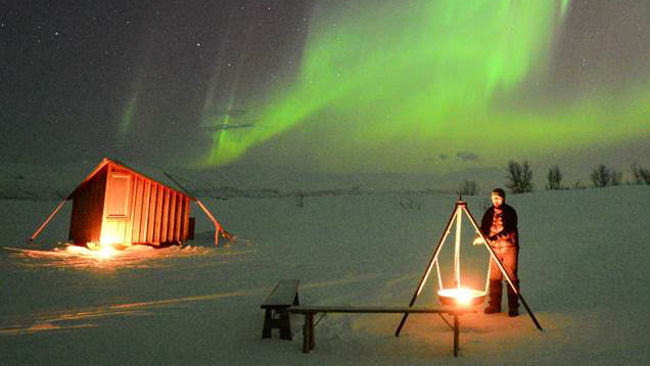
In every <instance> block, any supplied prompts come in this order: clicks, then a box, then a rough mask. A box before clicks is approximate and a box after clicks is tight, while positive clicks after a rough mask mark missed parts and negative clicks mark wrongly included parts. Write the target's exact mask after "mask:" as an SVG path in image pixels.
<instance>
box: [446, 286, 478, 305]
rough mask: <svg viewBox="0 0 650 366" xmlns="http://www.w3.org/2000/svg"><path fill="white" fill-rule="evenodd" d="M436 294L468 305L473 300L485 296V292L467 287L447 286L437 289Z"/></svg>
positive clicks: (456, 302) (459, 303)
mask: <svg viewBox="0 0 650 366" xmlns="http://www.w3.org/2000/svg"><path fill="white" fill-rule="evenodd" d="M438 296H439V297H440V298H441V299H442V298H445V299H446V300H451V301H450V302H453V303H455V304H456V305H462V306H469V305H472V304H473V302H474V301H475V300H478V298H480V297H484V296H485V292H483V291H478V290H473V289H468V288H449V289H442V290H439V291H438Z"/></svg>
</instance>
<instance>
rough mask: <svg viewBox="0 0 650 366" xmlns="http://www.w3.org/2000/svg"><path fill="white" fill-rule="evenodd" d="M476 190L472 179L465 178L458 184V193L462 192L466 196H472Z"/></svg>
mask: <svg viewBox="0 0 650 366" xmlns="http://www.w3.org/2000/svg"><path fill="white" fill-rule="evenodd" d="M477 192H478V188H477V186H476V182H474V181H473V180H469V179H465V180H464V181H463V184H462V185H461V186H460V190H459V191H458V193H460V194H464V195H466V196H474V195H476V193H477Z"/></svg>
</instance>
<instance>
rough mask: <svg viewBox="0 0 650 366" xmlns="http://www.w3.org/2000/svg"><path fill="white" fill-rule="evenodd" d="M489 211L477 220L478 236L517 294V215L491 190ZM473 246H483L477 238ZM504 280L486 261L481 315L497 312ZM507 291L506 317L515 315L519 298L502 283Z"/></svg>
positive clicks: (500, 191) (501, 194)
mask: <svg viewBox="0 0 650 366" xmlns="http://www.w3.org/2000/svg"><path fill="white" fill-rule="evenodd" d="M490 198H491V199H492V207H490V208H488V209H487V210H486V211H485V214H483V219H482V220H481V228H480V229H481V233H483V235H484V236H485V237H486V238H487V239H488V244H489V245H490V247H492V249H493V250H494V253H495V254H496V256H497V258H499V260H500V261H501V263H502V264H503V267H504V269H505V270H506V272H507V273H508V276H509V277H510V279H511V280H512V284H513V285H514V286H515V288H516V289H517V291H519V277H517V257H518V255H519V232H518V231H517V212H516V211H515V209H514V208H512V207H511V206H509V205H507V204H506V192H505V191H504V190H503V189H501V188H495V189H494V190H493V191H492V194H491V195H490ZM474 244H483V242H482V240H481V238H480V237H479V238H477V239H476V240H475V241H474ZM504 280H505V277H504V276H503V274H502V273H501V269H499V266H498V264H497V263H496V261H495V260H494V258H492V257H490V285H489V295H488V297H489V301H488V307H486V308H485V310H484V312H485V314H494V313H499V312H501V293H502V290H503V286H502V283H503V281H504ZM506 287H507V289H508V316H511V317H513V316H517V315H519V297H518V296H517V294H516V293H515V292H514V291H513V290H512V288H511V287H510V285H509V284H508V283H507V281H506Z"/></svg>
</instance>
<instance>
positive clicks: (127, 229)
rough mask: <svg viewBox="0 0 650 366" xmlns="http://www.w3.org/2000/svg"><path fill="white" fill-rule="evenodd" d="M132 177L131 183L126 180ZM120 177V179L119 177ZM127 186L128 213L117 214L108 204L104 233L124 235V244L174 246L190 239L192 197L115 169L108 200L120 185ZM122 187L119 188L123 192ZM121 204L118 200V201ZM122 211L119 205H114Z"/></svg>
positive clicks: (110, 181) (111, 178)
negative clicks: (117, 185)
mask: <svg viewBox="0 0 650 366" xmlns="http://www.w3.org/2000/svg"><path fill="white" fill-rule="evenodd" d="M126 174H129V175H128V176H129V181H128V183H124V181H123V179H124V177H125V175H126ZM118 177H119V178H118ZM118 181H119V182H120V183H119V184H120V185H121V186H124V185H126V186H128V187H129V188H128V189H129V197H128V202H126V203H125V205H126V206H125V207H126V211H125V212H127V214H126V215H125V216H120V215H114V214H112V213H111V212H110V210H108V209H109V206H111V204H108V205H106V206H105V209H104V211H105V212H104V224H103V227H102V231H103V232H104V231H105V230H106V231H107V232H108V231H111V232H112V233H113V234H112V235H115V234H116V233H117V235H118V236H123V238H124V239H123V241H122V242H123V243H125V244H152V245H163V244H173V243H174V244H175V243H181V242H183V241H185V240H187V238H188V234H189V231H188V228H189V213H190V198H189V197H188V196H187V195H185V194H183V193H181V192H178V191H175V190H173V189H170V188H168V187H165V186H163V185H162V184H160V183H157V182H155V181H153V180H151V179H148V178H146V177H144V176H141V175H139V174H133V173H130V172H128V171H124V170H118V169H112V170H111V173H110V175H109V179H108V184H107V198H106V200H107V201H109V200H110V199H111V197H109V196H110V195H111V194H112V193H111V192H116V191H118V190H117V189H116V188H115V185H116V183H117V182H118ZM123 188H124V187H121V188H119V191H120V192H123ZM118 201H119V199H118ZM113 207H114V208H116V210H117V211H120V210H119V209H117V208H119V207H120V204H119V203H118V204H115V205H113Z"/></svg>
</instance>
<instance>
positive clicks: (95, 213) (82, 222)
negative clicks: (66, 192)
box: [69, 166, 108, 245]
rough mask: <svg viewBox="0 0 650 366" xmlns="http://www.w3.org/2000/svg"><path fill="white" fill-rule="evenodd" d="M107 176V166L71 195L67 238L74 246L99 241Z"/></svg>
mask: <svg viewBox="0 0 650 366" xmlns="http://www.w3.org/2000/svg"><path fill="white" fill-rule="evenodd" d="M107 175H108V166H106V167H104V168H102V169H101V170H100V171H99V172H97V173H96V174H95V175H94V176H93V177H92V178H91V179H90V180H88V181H86V182H84V183H82V184H81V185H80V186H79V187H78V188H77V189H76V190H75V191H74V193H73V203H72V217H71V221H70V234H69V238H70V240H71V241H72V242H73V243H75V244H78V245H86V243H88V242H99V240H100V234H101V228H102V215H103V212H104V194H105V189H106V177H107Z"/></svg>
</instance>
